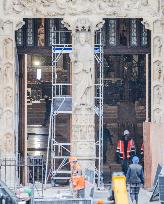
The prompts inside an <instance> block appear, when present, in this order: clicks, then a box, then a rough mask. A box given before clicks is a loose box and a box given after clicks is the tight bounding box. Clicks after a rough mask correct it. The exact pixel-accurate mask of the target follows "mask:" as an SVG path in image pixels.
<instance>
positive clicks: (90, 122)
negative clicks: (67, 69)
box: [63, 17, 102, 172]
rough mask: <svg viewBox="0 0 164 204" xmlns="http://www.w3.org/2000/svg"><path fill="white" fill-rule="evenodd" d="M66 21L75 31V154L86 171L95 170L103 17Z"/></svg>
mask: <svg viewBox="0 0 164 204" xmlns="http://www.w3.org/2000/svg"><path fill="white" fill-rule="evenodd" d="M63 22H64V23H65V25H66V23H67V28H68V29H71V30H72V41H73V42H72V46H73V51H72V53H71V54H70V58H71V63H72V138H71V154H72V155H73V156H77V158H78V160H79V162H80V164H81V166H82V169H83V172H84V170H85V168H89V169H92V170H94V169H95V159H96V147H95V111H94V106H95V98H94V96H95V67H94V35H95V31H96V29H99V28H100V25H101V24H102V20H98V19H97V17H95V18H94V17H92V18H91V17H85V18H84V17H78V18H77V17H76V18H75V17H74V18H73V17H70V18H68V17H67V19H64V20H63ZM68 25H69V26H68Z"/></svg>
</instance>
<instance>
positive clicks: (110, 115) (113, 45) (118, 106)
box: [103, 19, 151, 182]
mask: <svg viewBox="0 0 164 204" xmlns="http://www.w3.org/2000/svg"><path fill="white" fill-rule="evenodd" d="M103 29H104V33H107V34H106V35H105V36H106V37H104V42H105V47H104V128H105V130H109V132H110V136H109V132H108V131H107V132H106V131H104V133H105V132H106V133H105V134H106V135H104V145H103V146H104V151H103V153H104V156H103V157H104V166H103V169H104V178H105V182H109V178H110V177H111V174H112V172H113V171H121V170H122V168H121V165H120V163H119V162H118V158H117V155H116V148H117V142H118V140H120V139H122V138H123V134H124V131H125V130H128V131H129V132H130V138H132V139H133V140H134V142H135V146H136V154H137V155H138V156H139V157H140V159H141V163H143V162H142V161H143V157H142V155H141V146H142V144H143V122H145V120H146V105H148V101H149V105H148V109H147V117H149V119H150V117H151V116H150V95H151V94H150V88H149V90H147V91H148V92H147V97H148V95H149V98H147V102H146V89H148V86H150V81H151V80H150V79H151V78H150V76H151V74H150V56H149V55H148V54H149V53H150V41H149V40H148V39H149V38H148V36H150V32H149V31H147V30H146V29H145V27H144V26H143V25H142V23H141V20H140V19H126V20H125V19H107V20H106V23H105V26H104V28H103ZM146 55H147V57H146ZM146 59H147V60H146ZM146 67H147V70H146ZM146 75H147V76H146ZM146 80H147V83H146ZM146 86H147V88H146ZM149 119H148V118H147V120H149ZM107 137H108V139H107Z"/></svg>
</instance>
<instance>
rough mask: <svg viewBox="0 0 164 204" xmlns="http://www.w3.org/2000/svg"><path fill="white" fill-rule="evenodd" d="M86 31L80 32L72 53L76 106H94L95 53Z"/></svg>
mask: <svg viewBox="0 0 164 204" xmlns="http://www.w3.org/2000/svg"><path fill="white" fill-rule="evenodd" d="M86 34H87V33H86V32H80V33H79V42H78V43H77V44H76V48H75V51H74V53H73V54H72V55H71V60H72V62H74V70H73V74H74V82H75V83H76V85H75V90H74V93H75V94H76V96H75V99H74V100H75V101H74V103H75V106H76V107H79V106H80V105H85V106H88V107H90V108H91V107H92V106H93V99H92V93H91V92H93V91H94V90H93V89H92V88H93V85H94V78H93V73H92V72H93V71H92V67H93V53H92V46H91V45H90V44H89V43H88V42H87V39H86V37H87V36H86Z"/></svg>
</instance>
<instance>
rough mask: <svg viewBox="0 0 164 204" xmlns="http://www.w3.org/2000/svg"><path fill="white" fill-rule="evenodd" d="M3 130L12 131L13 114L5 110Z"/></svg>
mask: <svg viewBox="0 0 164 204" xmlns="http://www.w3.org/2000/svg"><path fill="white" fill-rule="evenodd" d="M4 115H5V128H6V130H12V129H13V113H12V111H11V110H9V109H8V110H6V111H5V113H4Z"/></svg>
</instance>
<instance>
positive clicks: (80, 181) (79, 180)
mask: <svg viewBox="0 0 164 204" xmlns="http://www.w3.org/2000/svg"><path fill="white" fill-rule="evenodd" d="M72 184H73V190H74V192H76V198H84V197H85V178H84V176H82V175H77V176H73V177H72Z"/></svg>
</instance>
